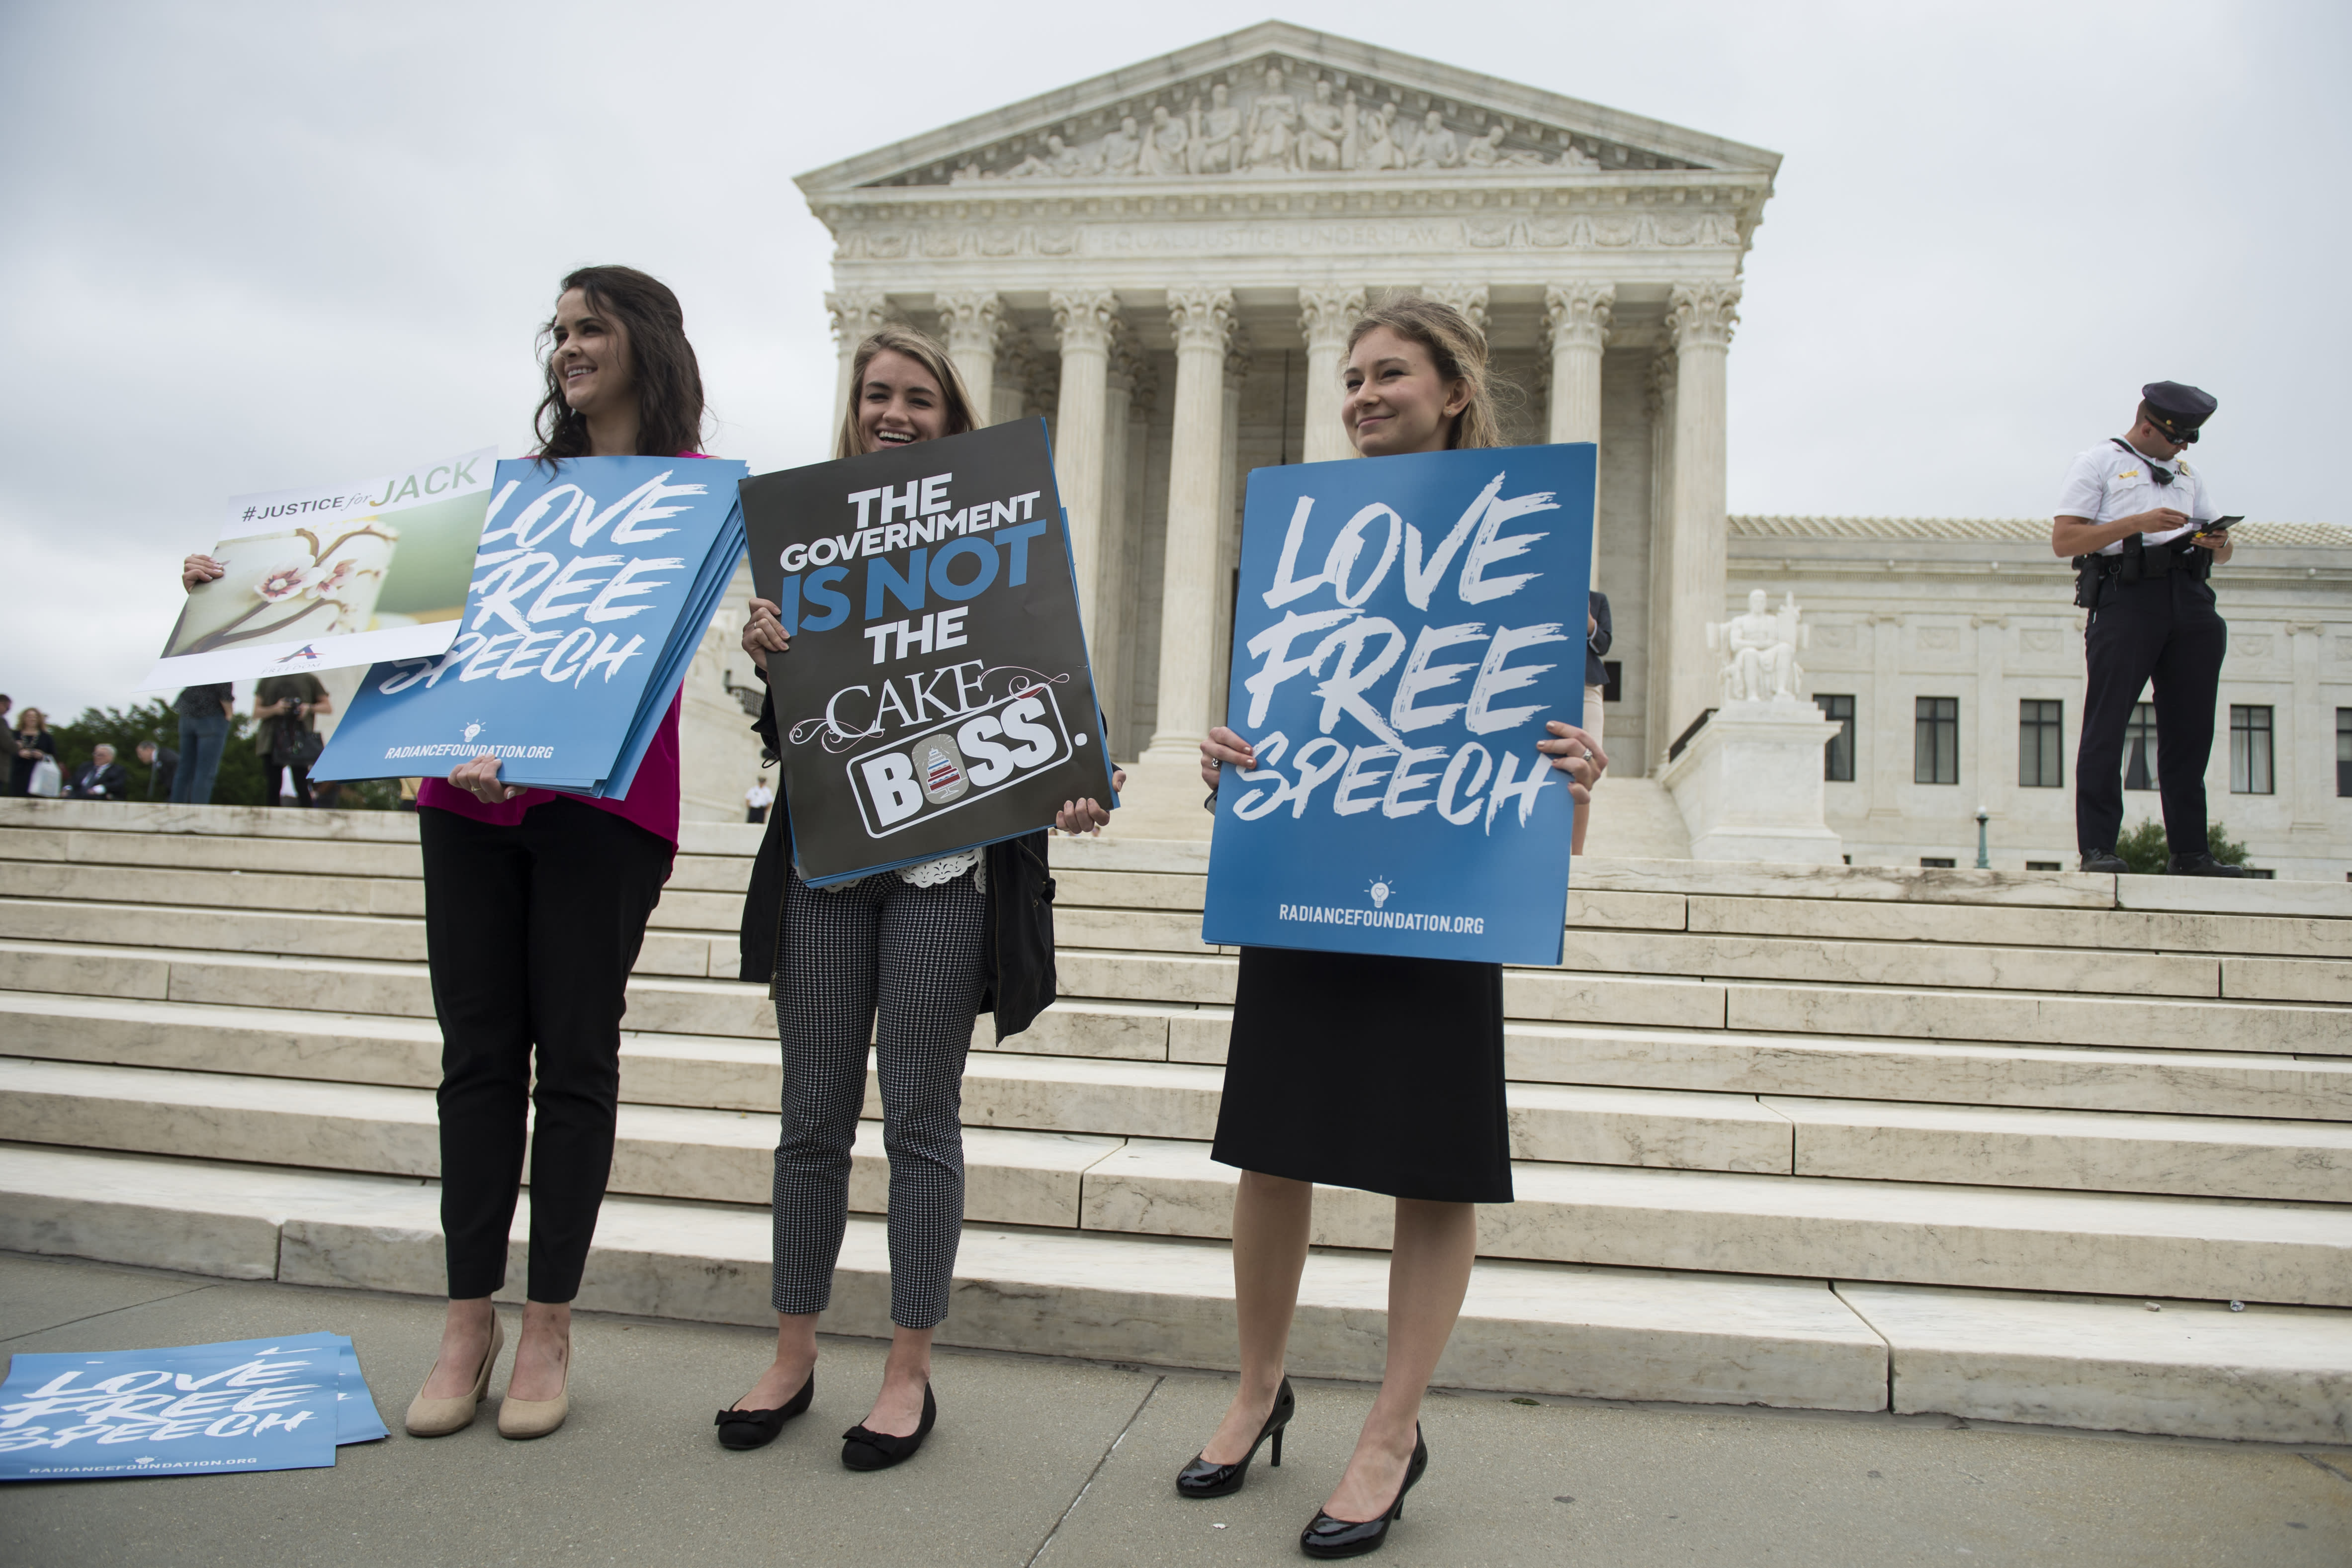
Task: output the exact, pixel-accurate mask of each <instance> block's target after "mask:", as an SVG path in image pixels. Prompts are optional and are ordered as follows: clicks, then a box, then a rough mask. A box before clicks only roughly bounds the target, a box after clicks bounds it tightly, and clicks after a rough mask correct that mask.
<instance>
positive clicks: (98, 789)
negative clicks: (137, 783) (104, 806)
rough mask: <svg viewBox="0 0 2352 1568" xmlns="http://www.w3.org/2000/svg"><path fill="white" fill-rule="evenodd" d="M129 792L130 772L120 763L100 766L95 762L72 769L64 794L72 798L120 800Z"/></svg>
mask: <svg viewBox="0 0 2352 1568" xmlns="http://www.w3.org/2000/svg"><path fill="white" fill-rule="evenodd" d="M130 794H131V772H130V770H129V769H127V768H125V767H124V766H123V765H122V764H121V763H107V764H106V766H104V767H102V768H101V767H100V766H99V765H98V764H97V763H82V765H81V766H79V767H78V768H76V769H75V770H74V775H73V777H72V779H71V780H69V781H68V783H67V784H66V795H68V798H70V799H73V800H122V799H125V798H127V797H128V796H129V795H130Z"/></svg>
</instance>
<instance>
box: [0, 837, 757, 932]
mask: <svg viewBox="0 0 2352 1568" xmlns="http://www.w3.org/2000/svg"><path fill="white" fill-rule="evenodd" d="M123 837H128V836H127V835H125V836H123ZM198 842H203V841H198ZM222 842H224V841H222V840H212V841H210V843H209V845H208V846H207V847H217V846H218V845H219V844H221V843H222ZM226 842H228V843H233V844H234V843H253V842H257V841H254V840H235V839H232V840H226ZM259 842H262V843H263V844H265V845H266V843H267V841H259ZM390 847H391V846H377V848H379V849H387V848H390ZM255 864H256V866H257V867H266V866H267V865H268V861H267V860H260V861H257V862H255ZM0 899H56V900H70V901H78V902H84V903H96V904H122V905H130V906H132V907H133V908H141V907H146V906H152V905H163V906H173V907H177V908H182V909H203V910H239V911H256V912H258V911H265V910H267V911H272V912H278V913H288V914H325V915H386V916H391V917H394V918H396V919H402V920H419V921H421V920H423V919H424V918H425V882H424V879H423V878H422V876H421V875H415V874H412V875H409V876H406V877H384V876H369V875H349V874H340V873H335V872H327V871H318V870H305V871H299V872H297V871H276V870H267V869H230V870H218V869H202V870H199V869H189V868H172V867H141V868H136V869H130V868H118V867H99V866H88V865H81V864H60V863H56V862H47V863H44V862H31V861H22V860H5V859H0ZM742 919H743V895H742V894H741V893H740V891H738V892H698V891H695V890H692V889H683V888H679V887H676V886H668V887H665V888H664V889H662V898H661V902H660V903H659V904H657V905H656V906H655V908H654V912H653V916H652V919H651V920H650V921H648V925H649V927H650V929H652V930H654V931H698V932H702V933H704V934H706V935H715V934H722V933H726V932H731V931H737V930H739V929H740V926H741V924H742Z"/></svg>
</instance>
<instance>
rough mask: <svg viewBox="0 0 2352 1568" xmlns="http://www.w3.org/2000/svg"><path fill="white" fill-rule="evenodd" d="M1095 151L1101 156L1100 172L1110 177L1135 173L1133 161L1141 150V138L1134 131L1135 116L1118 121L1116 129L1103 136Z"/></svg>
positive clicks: (1115, 177)
mask: <svg viewBox="0 0 2352 1568" xmlns="http://www.w3.org/2000/svg"><path fill="white" fill-rule="evenodd" d="M1096 152H1097V153H1098V154H1099V155H1100V156H1101V158H1102V172H1103V173H1104V174H1108V175H1110V176H1111V177H1112V178H1114V179H1117V178H1120V177H1122V176H1125V175H1128V174H1133V173H1135V161H1136V159H1137V158H1138V157H1139V155H1140V154H1141V153H1142V152H1143V139H1142V138H1141V137H1140V136H1138V135H1137V134H1136V133H1135V116H1134V115H1132V114H1130V115H1129V116H1128V117H1127V118H1126V119H1124V120H1122V121H1119V122H1118V130H1116V131H1114V132H1111V133H1110V134H1108V136H1105V137H1104V138H1103V139H1102V142H1101V143H1100V145H1098V146H1097V148H1096Z"/></svg>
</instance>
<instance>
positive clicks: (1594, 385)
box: [1544, 283, 1617, 444]
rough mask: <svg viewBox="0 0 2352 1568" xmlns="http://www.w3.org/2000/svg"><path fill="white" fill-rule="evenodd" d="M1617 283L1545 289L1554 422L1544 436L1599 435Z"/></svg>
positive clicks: (1582, 438)
mask: <svg viewBox="0 0 2352 1568" xmlns="http://www.w3.org/2000/svg"><path fill="white" fill-rule="evenodd" d="M1616 300H1617V288H1616V285H1615V284H1613V283H1572V284H1567V285H1561V284H1558V283H1555V284H1553V285H1551V286H1550V287H1549V288H1548V289H1545V290H1544V331H1545V332H1546V334H1547V335H1548V336H1549V338H1550V340H1551V421H1550V425H1549V429H1548V431H1547V432H1546V439H1548V440H1549V441H1551V442H1553V443H1555V444H1557V443H1559V442H1562V441H1596V442H1597V441H1599V440H1600V439H1601V350H1602V348H1604V347H1606V346H1607V344H1608V342H1609V315H1610V311H1611V310H1612V308H1613V307H1614V305H1615V304H1616Z"/></svg>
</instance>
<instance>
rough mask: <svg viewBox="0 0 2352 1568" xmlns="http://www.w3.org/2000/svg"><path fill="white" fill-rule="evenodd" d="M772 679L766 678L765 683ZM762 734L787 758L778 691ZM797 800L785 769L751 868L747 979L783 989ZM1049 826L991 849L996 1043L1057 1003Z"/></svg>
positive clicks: (991, 995) (767, 702) (764, 708)
mask: <svg viewBox="0 0 2352 1568" xmlns="http://www.w3.org/2000/svg"><path fill="white" fill-rule="evenodd" d="M763 679H764V677H763ZM751 728H752V729H753V730H755V731H758V732H759V736H760V740H761V743H762V744H764V745H765V746H766V747H767V750H768V754H769V755H770V756H776V755H779V754H780V752H781V750H782V748H781V747H780V746H779V745H778V743H777V740H776V701H775V696H774V694H773V693H772V692H771V693H770V694H769V695H768V696H767V697H766V698H765V699H764V700H762V701H761V704H760V721H759V722H758V723H756V724H754V725H752V726H751ZM792 816H793V814H792V802H791V800H790V798H789V796H788V795H787V793H786V791H785V788H784V781H783V778H782V773H781V770H779V773H778V777H777V779H776V804H775V805H773V806H772V807H771V808H770V809H769V812H768V832H767V837H764V838H762V839H761V840H760V856H759V858H758V859H757V860H755V861H753V862H752V864H751V888H750V889H749V890H748V891H746V892H745V894H744V895H743V930H742V969H741V973H740V977H741V978H742V979H745V980H755V981H759V982H761V983H762V984H768V985H769V986H770V987H771V988H772V987H773V985H774V984H775V964H776V955H777V954H778V953H779V952H782V951H783V940H784V929H783V928H784V870H785V867H786V864H787V863H788V861H789V860H790V858H791V856H792V828H791V826H790V825H791V822H792ZM1046 837H1047V831H1046V830H1045V829H1044V828H1040V829H1038V830H1037V831H1036V832H1034V833H1027V834H1024V835H1022V836H1021V837H1018V838H1007V839H1004V840H1003V841H1002V842H1000V843H996V844H992V845H990V846H989V847H987V848H986V849H985V850H984V851H982V853H983V854H984V855H985V856H986V857H987V860H988V934H987V937H986V939H985V941H986V947H987V952H988V984H987V988H986V989H985V990H984V991H983V992H982V994H981V999H980V1005H981V1010H982V1012H988V1013H993V1014H995V1015H996V1037H997V1038H998V1039H1000V1040H1003V1039H1010V1038H1011V1037H1013V1036H1014V1035H1017V1034H1019V1033H1020V1032H1021V1031H1022V1030H1024V1029H1025V1028H1027V1027H1028V1026H1029V1025H1030V1023H1031V1021H1032V1020H1033V1019H1034V1018H1035V1017H1036V1016H1037V1015H1038V1014H1040V1013H1042V1012H1044V1011H1045V1009H1046V1008H1048V1007H1050V1006H1052V1005H1054V982H1055V977H1054V878H1053V875H1052V873H1051V871H1050V870H1049V869H1048V868H1047V865H1046V858H1045V856H1046V849H1045V840H1046Z"/></svg>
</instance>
